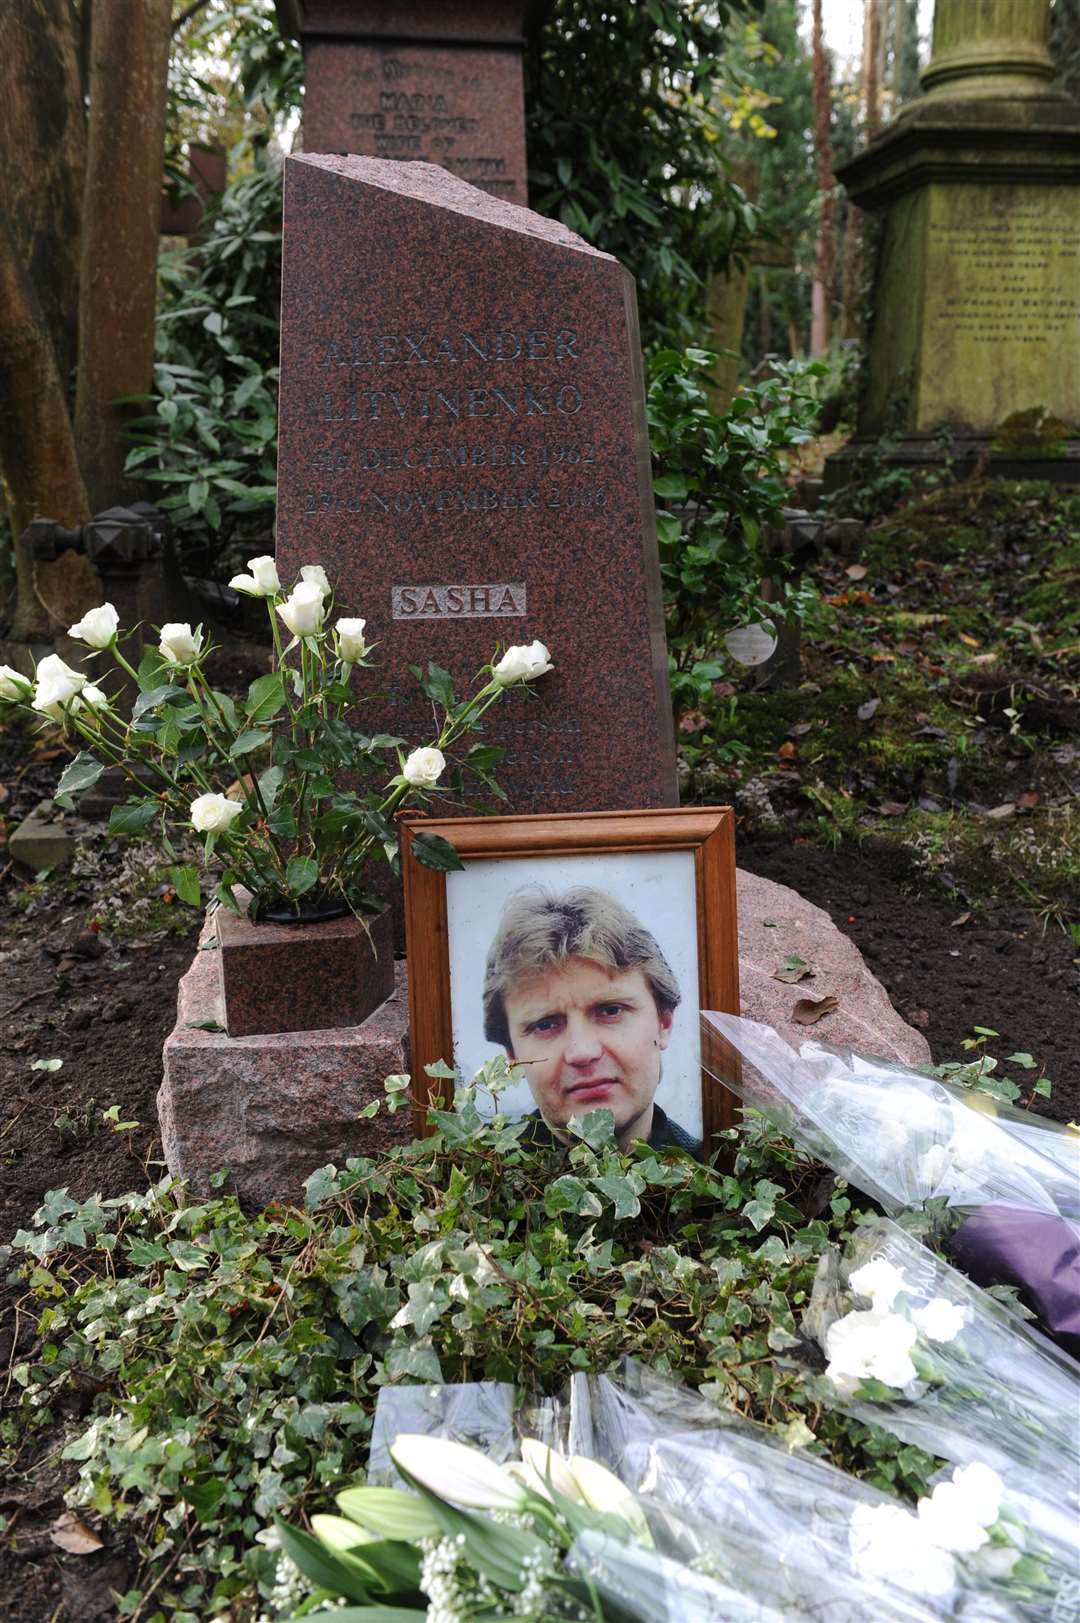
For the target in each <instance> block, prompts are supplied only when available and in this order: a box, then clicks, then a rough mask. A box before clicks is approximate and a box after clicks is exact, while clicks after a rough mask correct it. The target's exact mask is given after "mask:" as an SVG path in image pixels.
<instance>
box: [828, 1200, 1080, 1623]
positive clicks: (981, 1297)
mask: <svg viewBox="0 0 1080 1623" xmlns="http://www.w3.org/2000/svg"><path fill="white" fill-rule="evenodd" d="M802 1328H803V1331H804V1333H805V1334H807V1335H808V1336H809V1337H811V1338H812V1339H813V1340H815V1341H817V1342H818V1344H819V1345H820V1347H821V1349H822V1352H823V1353H824V1355H825V1359H826V1369H825V1374H824V1376H823V1377H822V1388H823V1395H825V1396H826V1397H827V1398H828V1400H829V1401H831V1402H832V1403H834V1404H835V1405H836V1406H837V1407H839V1408H841V1409H842V1410H844V1412H845V1413H847V1414H850V1415H853V1416H854V1417H855V1418H857V1419H859V1420H862V1421H865V1422H867V1423H868V1424H871V1425H877V1426H882V1427H884V1428H885V1429H886V1430H888V1431H891V1432H893V1433H894V1434H895V1435H896V1436H897V1437H899V1438H901V1439H902V1440H903V1441H904V1442H908V1443H915V1444H917V1445H918V1446H919V1447H921V1448H924V1449H926V1451H927V1452H928V1453H931V1454H936V1455H938V1456H940V1457H942V1458H944V1459H946V1460H948V1461H950V1462H951V1464H952V1465H953V1466H954V1467H955V1466H959V1467H966V1468H970V1467H972V1466H978V1467H979V1468H981V1469H987V1468H989V1469H990V1470H992V1472H993V1473H995V1475H996V1476H997V1478H999V1479H1000V1482H1001V1484H1002V1493H1003V1504H1004V1505H1005V1506H1006V1508H1007V1512H1008V1515H1007V1518H1006V1519H1007V1520H1008V1522H1009V1523H1010V1525H1011V1527H1012V1529H1013V1530H1014V1532H1015V1533H1016V1537H1015V1538H1014V1539H1013V1540H1012V1546H1013V1547H1014V1548H1016V1549H1018V1550H1019V1551H1020V1556H1019V1557H1018V1559H1017V1561H1016V1563H1014V1568H1015V1570H1013V1571H1010V1573H1009V1574H1008V1575H1007V1583H1008V1587H1009V1588H1010V1589H1011V1591H1012V1592H1013V1594H1014V1604H1015V1606H1016V1608H1017V1615H1021V1616H1025V1617H1031V1618H1036V1619H1039V1618H1043V1617H1050V1616H1053V1617H1054V1618H1055V1619H1057V1618H1059V1617H1060V1618H1062V1619H1070V1620H1071V1619H1074V1618H1080V1586H1077V1582H1076V1580H1077V1573H1078V1544H1077V1531H1078V1528H1080V1366H1078V1365H1077V1364H1076V1363H1075V1361H1074V1360H1073V1359H1071V1358H1070V1357H1069V1356H1068V1355H1067V1354H1065V1353H1063V1352H1061V1351H1060V1350H1059V1349H1058V1348H1057V1347H1056V1346H1054V1345H1053V1344H1052V1343H1051V1342H1049V1341H1047V1340H1046V1339H1045V1338H1044V1337H1042V1336H1041V1335H1039V1334H1038V1332H1036V1331H1033V1330H1031V1329H1029V1328H1028V1327H1027V1326H1026V1325H1024V1324H1023V1323H1022V1322H1021V1321H1020V1319H1018V1318H1017V1316H1016V1315H1015V1314H1014V1313H1013V1312H1011V1311H1010V1310H1009V1309H1008V1308H1006V1307H1004V1306H1002V1305H1001V1304H1000V1303H999V1302H997V1301H995V1300H994V1299H993V1298H992V1297H990V1296H988V1295H987V1293H986V1292H985V1291H983V1290H981V1289H980V1288H979V1287H978V1286H977V1285H975V1284H973V1283H972V1282H971V1280H969V1279H967V1278H965V1276H964V1275H963V1274H961V1273H959V1272H958V1271H957V1270H956V1269H955V1268H952V1267H950V1265H949V1264H948V1263H947V1262H945V1261H943V1260H942V1259H941V1258H940V1257H937V1256H935V1255H934V1253H933V1252H932V1251H930V1250H928V1248H927V1247H926V1246H924V1245H922V1244H921V1243H920V1242H919V1241H918V1240H917V1239H915V1238H914V1237H913V1236H912V1235H910V1234H908V1233H906V1232H905V1231H904V1230H903V1229H901V1228H899V1227H898V1226H897V1225H896V1224H895V1223H892V1222H890V1221H889V1220H888V1219H885V1218H881V1219H878V1220H876V1221H874V1222H872V1223H869V1224H867V1225H866V1226H865V1227H864V1229H863V1230H861V1231H860V1233H859V1234H858V1235H857V1236H856V1237H855V1238H854V1239H853V1240H852V1241H851V1242H850V1243H849V1245H848V1247H847V1249H846V1251H845V1253H844V1256H843V1257H842V1258H841V1257H840V1256H839V1255H838V1254H837V1253H836V1252H833V1253H827V1254H826V1255H825V1256H824V1257H823V1258H822V1261H821V1264H820V1265H819V1271H818V1277H817V1280H816V1282H815V1286H814V1293H813V1298H812V1301H811V1304H810V1307H809V1309H808V1310H807V1313H806V1316H805V1318H804V1321H803V1326H802ZM1029 1591H1030V1593H1029ZM1070 1597H1071V1599H1070Z"/></svg>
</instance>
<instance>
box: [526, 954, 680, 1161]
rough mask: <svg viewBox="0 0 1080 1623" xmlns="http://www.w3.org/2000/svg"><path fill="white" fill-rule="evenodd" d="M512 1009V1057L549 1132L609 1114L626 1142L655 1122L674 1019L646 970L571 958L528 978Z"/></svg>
mask: <svg viewBox="0 0 1080 1623" xmlns="http://www.w3.org/2000/svg"><path fill="white" fill-rule="evenodd" d="M505 1003H506V1019H507V1024H508V1026H509V1030H510V1043H511V1049H510V1057H511V1058H512V1060H513V1061H514V1063H515V1064H519V1065H521V1066H523V1067H524V1070H525V1075H526V1077H527V1079H528V1083H529V1087H530V1089H531V1090H532V1095H533V1099H534V1100H535V1101H536V1104H537V1107H538V1108H539V1110H540V1113H541V1115H542V1116H543V1118H544V1120H545V1121H546V1122H547V1123H548V1125H549V1126H551V1127H565V1125H566V1123H567V1122H568V1121H569V1120H570V1118H571V1116H582V1115H584V1114H585V1112H586V1111H587V1110H597V1109H604V1110H610V1111H611V1113H612V1115H613V1117H614V1120H615V1132H616V1134H623V1133H625V1132H626V1131H627V1129H631V1128H634V1127H636V1125H637V1124H638V1123H639V1122H640V1121H641V1120H642V1118H643V1117H646V1116H647V1115H648V1114H649V1112H650V1111H651V1109H652V1102H653V1096H654V1095H655V1093H656V1087H657V1083H658V1082H659V1080H660V1055H661V1053H662V1051H663V1050H664V1049H665V1048H666V1047H667V1045H668V1039H669V1037H670V1036H671V1025H672V1015H671V1013H670V1011H668V1012H667V1013H663V1014H662V1013H661V1012H660V1010H659V1009H658V1008H657V1006H656V999H655V998H654V997H653V994H652V989H651V987H650V986H649V983H648V981H647V980H646V978H645V975H644V974H643V972H642V971H641V970H640V969H630V970H609V969H607V968H605V967H604V965H602V964H597V963H594V962H592V960H590V959H588V958H569V959H567V961H566V962H565V964H563V965H561V966H559V967H558V968H551V969H545V970H539V971H537V972H536V973H535V974H533V975H528V976H523V977H522V978H521V979H520V980H518V981H517V982H515V983H514V985H513V986H512V987H511V988H510V990H509V991H508V992H507V994H506V999H505Z"/></svg>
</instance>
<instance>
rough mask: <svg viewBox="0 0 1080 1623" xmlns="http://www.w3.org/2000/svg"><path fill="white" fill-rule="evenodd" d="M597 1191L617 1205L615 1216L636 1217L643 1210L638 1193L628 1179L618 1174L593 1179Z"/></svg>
mask: <svg viewBox="0 0 1080 1623" xmlns="http://www.w3.org/2000/svg"><path fill="white" fill-rule="evenodd" d="M593 1182H594V1183H595V1185H596V1187H597V1189H599V1190H600V1191H601V1192H602V1193H603V1194H605V1195H606V1196H607V1198H608V1199H609V1200H610V1201H613V1202H614V1205H615V1216H616V1217H617V1218H622V1217H636V1216H637V1215H638V1213H639V1212H640V1210H641V1201H640V1200H639V1199H638V1196H637V1191H636V1189H635V1188H634V1186H633V1184H632V1183H631V1181H630V1179H629V1178H627V1177H623V1176H620V1175H619V1174H618V1173H617V1172H605V1173H603V1174H602V1175H601V1176H599V1177H596V1178H594V1179H593Z"/></svg>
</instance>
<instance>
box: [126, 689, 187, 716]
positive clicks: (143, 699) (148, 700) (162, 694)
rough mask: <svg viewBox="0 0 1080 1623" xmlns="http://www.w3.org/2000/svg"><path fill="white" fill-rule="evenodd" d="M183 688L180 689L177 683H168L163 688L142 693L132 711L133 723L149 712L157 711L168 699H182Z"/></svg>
mask: <svg viewBox="0 0 1080 1623" xmlns="http://www.w3.org/2000/svg"><path fill="white" fill-rule="evenodd" d="M183 697H184V690H183V688H178V687H177V686H176V684H175V682H166V683H165V685H164V686H163V687H155V688H147V689H146V690H145V692H143V693H140V694H139V697H138V698H137V699H136V700H135V703H134V705H133V706H132V709H131V719H132V721H138V719H139V717H140V716H144V715H145V714H146V712H147V711H148V710H157V709H158V708H159V706H161V705H163V704H164V703H165V702H166V700H168V699H182V698H183Z"/></svg>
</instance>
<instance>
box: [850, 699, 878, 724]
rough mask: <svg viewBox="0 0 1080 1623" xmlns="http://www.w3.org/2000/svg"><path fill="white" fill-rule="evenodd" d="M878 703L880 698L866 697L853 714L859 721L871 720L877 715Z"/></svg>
mask: <svg viewBox="0 0 1080 1623" xmlns="http://www.w3.org/2000/svg"><path fill="white" fill-rule="evenodd" d="M880 705H881V700H880V699H867V700H866V702H865V704H861V705H860V706H859V708H858V710H856V712H855V714H856V715H857V716H858V718H859V720H860V721H871V720H872V719H873V717H874V716H876V715H877V713H878V709H879V707H880Z"/></svg>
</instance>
